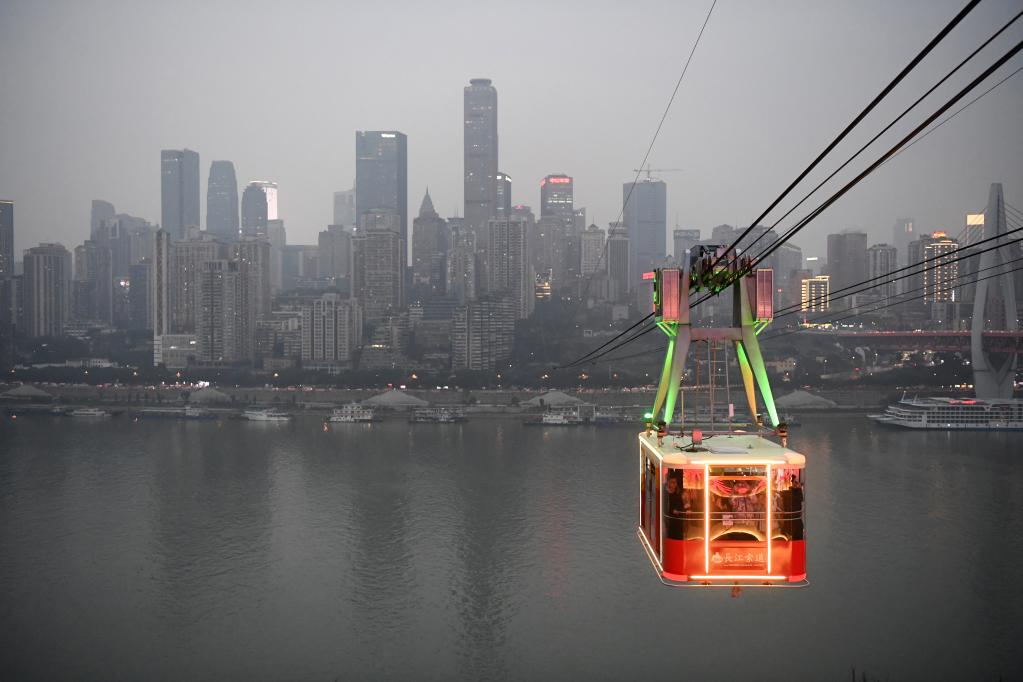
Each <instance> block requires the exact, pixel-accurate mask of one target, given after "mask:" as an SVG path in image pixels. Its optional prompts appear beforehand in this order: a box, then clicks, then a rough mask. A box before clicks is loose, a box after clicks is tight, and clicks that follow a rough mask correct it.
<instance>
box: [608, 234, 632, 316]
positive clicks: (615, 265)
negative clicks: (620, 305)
mask: <svg viewBox="0 0 1023 682" xmlns="http://www.w3.org/2000/svg"><path fill="white" fill-rule="evenodd" d="M630 251H631V244H630V243H629V231H628V228H626V227H625V226H624V225H622V224H621V223H611V224H610V225H609V226H608V230H607V260H606V267H607V282H608V292H607V297H608V300H611V301H623V300H626V299H627V298H628V296H629V292H631V291H632V275H631V272H632V271H631V269H630V268H631V267H632V254H631V253H630Z"/></svg>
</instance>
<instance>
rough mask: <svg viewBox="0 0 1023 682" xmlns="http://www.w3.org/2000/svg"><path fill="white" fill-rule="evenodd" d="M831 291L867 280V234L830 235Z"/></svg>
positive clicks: (846, 233) (852, 232) (843, 233)
mask: <svg viewBox="0 0 1023 682" xmlns="http://www.w3.org/2000/svg"><path fill="white" fill-rule="evenodd" d="M828 274H829V275H831V280H830V286H831V289H830V291H838V290H839V289H842V288H845V287H848V286H851V285H853V284H857V283H859V282H862V281H863V280H865V279H866V278H867V233H866V232H857V231H852V230H850V231H847V232H842V233H840V234H829V235H828Z"/></svg>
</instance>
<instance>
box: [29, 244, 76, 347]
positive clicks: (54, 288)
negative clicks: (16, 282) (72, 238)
mask: <svg viewBox="0 0 1023 682" xmlns="http://www.w3.org/2000/svg"><path fill="white" fill-rule="evenodd" d="M24 266H25V272H24V279H23V282H24V287H25V328H26V329H25V331H26V333H27V335H28V336H30V337H38V336H60V335H62V334H63V333H64V325H65V324H67V321H68V316H69V314H70V312H71V254H70V253H69V252H68V250H67V249H65V248H64V247H63V246H62V245H60V244H40V245H39V246H36V247H33V248H31V249H28V250H26V251H25V257H24Z"/></svg>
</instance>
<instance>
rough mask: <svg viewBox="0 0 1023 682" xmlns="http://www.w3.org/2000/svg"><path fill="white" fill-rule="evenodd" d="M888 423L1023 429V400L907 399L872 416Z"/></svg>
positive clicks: (908, 426) (914, 426) (919, 426)
mask: <svg viewBox="0 0 1023 682" xmlns="http://www.w3.org/2000/svg"><path fill="white" fill-rule="evenodd" d="M868 416H869V417H870V418H871V419H873V420H874V421H876V422H877V423H879V424H884V425H885V426H900V427H902V428H906V429H937V430H942V431H1019V430H1023V400H1018V399H1007V400H980V399H976V400H974V399H965V398H903V399H902V400H900V401H899V402H897V403H896V404H894V405H889V406H888V409H886V410H885V411H884V412H883V413H882V414H871V415H868Z"/></svg>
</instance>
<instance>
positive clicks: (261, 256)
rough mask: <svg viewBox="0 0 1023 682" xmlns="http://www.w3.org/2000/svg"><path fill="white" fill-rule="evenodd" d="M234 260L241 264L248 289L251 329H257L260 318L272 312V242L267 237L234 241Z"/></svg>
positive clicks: (242, 275) (240, 269) (240, 268)
mask: <svg viewBox="0 0 1023 682" xmlns="http://www.w3.org/2000/svg"><path fill="white" fill-rule="evenodd" d="M234 260H236V261H237V262H238V264H239V272H240V274H241V277H242V278H243V279H245V283H246V290H247V296H248V299H247V305H248V306H249V310H248V311H246V312H247V314H248V315H249V317H250V318H251V321H250V323H249V329H253V330H254V329H255V323H256V321H257V320H259V319H260V318H262V317H264V316H266V315H269V314H270V303H271V301H270V297H271V291H272V289H273V287H272V267H271V263H270V242H268V241H266V240H265V239H254V238H248V239H241V240H239V241H237V242H235V243H234Z"/></svg>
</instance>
